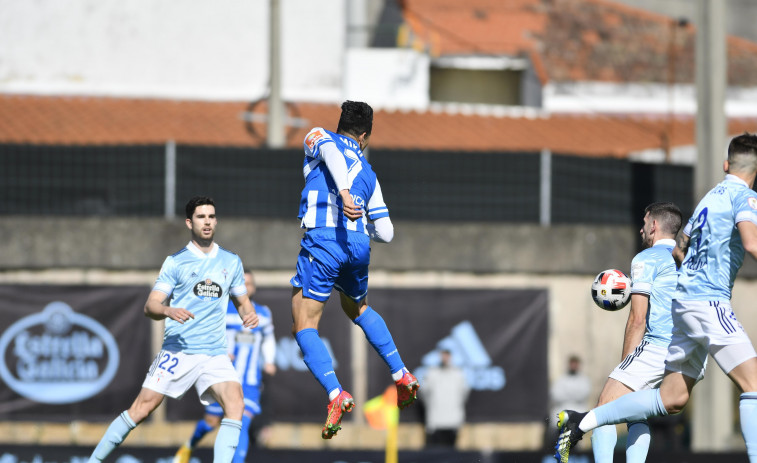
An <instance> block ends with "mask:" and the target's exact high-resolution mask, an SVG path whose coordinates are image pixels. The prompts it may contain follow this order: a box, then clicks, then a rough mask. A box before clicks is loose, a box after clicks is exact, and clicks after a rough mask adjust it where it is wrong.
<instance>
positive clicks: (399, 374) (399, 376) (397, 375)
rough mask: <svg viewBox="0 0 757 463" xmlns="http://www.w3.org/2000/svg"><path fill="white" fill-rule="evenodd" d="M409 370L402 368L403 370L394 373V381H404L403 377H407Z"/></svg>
mask: <svg viewBox="0 0 757 463" xmlns="http://www.w3.org/2000/svg"><path fill="white" fill-rule="evenodd" d="M407 371H408V370H407V368H402V369H401V370H397V371H395V372H394V373H392V379H393V380H394V381H399V380H401V379H402V377H403V376H405V373H406V372H407Z"/></svg>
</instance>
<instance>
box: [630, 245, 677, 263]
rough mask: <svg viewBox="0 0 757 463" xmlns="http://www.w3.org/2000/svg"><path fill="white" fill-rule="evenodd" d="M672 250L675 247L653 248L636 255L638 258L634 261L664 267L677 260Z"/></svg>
mask: <svg viewBox="0 0 757 463" xmlns="http://www.w3.org/2000/svg"><path fill="white" fill-rule="evenodd" d="M672 249H673V246H666V245H657V246H651V247H648V248H647V249H644V250H643V251H641V252H639V253H638V254H636V257H634V259H633V260H634V262H649V263H658V264H663V265H664V264H668V263H670V262H673V263H674V262H675V260H674V259H673V253H672V252H671V251H672Z"/></svg>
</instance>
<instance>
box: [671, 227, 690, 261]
mask: <svg viewBox="0 0 757 463" xmlns="http://www.w3.org/2000/svg"><path fill="white" fill-rule="evenodd" d="M689 240H690V238H689V235H687V234H686V232H685V231H684V230H681V231H679V232H678V236H676V245H675V247H674V248H673V260H675V261H676V268H681V264H682V263H683V260H684V259H685V258H686V253H687V252H688V251H689Z"/></svg>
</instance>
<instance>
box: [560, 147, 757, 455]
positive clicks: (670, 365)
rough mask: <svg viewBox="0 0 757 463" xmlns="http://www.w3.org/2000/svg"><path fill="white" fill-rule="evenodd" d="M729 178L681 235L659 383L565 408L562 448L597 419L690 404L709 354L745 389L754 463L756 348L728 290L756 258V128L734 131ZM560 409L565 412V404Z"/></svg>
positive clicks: (617, 419) (744, 425) (744, 426)
mask: <svg viewBox="0 0 757 463" xmlns="http://www.w3.org/2000/svg"><path fill="white" fill-rule="evenodd" d="M723 168H724V170H725V172H726V174H727V175H726V177H725V180H723V181H722V182H720V183H719V184H717V185H716V186H715V187H714V188H713V189H712V190H710V191H709V193H707V194H706V195H705V197H704V198H702V200H701V201H700V202H699V204H698V205H697V207H696V209H695V211H694V214H693V215H692V217H691V219H690V220H689V223H688V224H687V225H686V227H685V228H684V230H683V233H682V234H680V235H679V236H678V239H677V243H676V248H675V249H674V250H673V257H674V258H675V259H676V262H680V263H681V266H680V274H679V277H678V285H677V287H676V292H675V294H674V296H673V304H672V317H673V337H672V339H671V341H670V345H669V347H668V354H667V357H666V359H665V369H666V372H665V377H664V378H663V380H662V384H661V385H660V387H659V389H653V390H645V391H637V392H633V393H631V394H627V395H624V396H623V397H621V398H619V399H617V400H615V401H612V402H610V403H608V404H605V405H602V406H600V407H597V408H595V409H594V410H590V411H589V412H587V413H577V412H574V411H565V413H564V416H563V418H564V422H563V423H562V424H563V426H562V427H561V437H560V439H559V440H558V444H557V454H558V455H557V456H559V457H560V458H561V459H562V460H563V461H567V458H568V454H569V451H570V448H571V447H573V445H575V443H576V442H578V440H580V439H581V437H582V436H583V433H584V432H587V431H589V430H592V429H594V428H596V427H597V426H602V425H606V424H616V423H622V422H629V421H634V420H639V419H645V418H647V417H650V416H660V415H667V414H668V413H678V412H680V411H681V410H683V408H684V407H685V406H686V404H687V403H688V401H689V397H690V396H691V392H692V389H693V388H694V385H695V384H696V381H697V378H699V376H700V375H702V374H703V372H704V364H705V360H706V358H707V355H708V354H709V355H711V356H712V358H713V359H715V362H717V364H718V366H719V367H720V368H721V370H723V372H724V373H726V374H727V375H728V377H729V378H731V380H732V381H733V382H734V383H735V384H736V386H737V387H738V388H739V390H741V397H740V401H739V412H740V418H741V419H740V423H741V433H742V436H743V437H744V441H745V442H746V448H747V454H748V456H749V461H750V462H752V463H757V353H756V352H755V349H754V346H753V345H752V342H751V341H750V340H749V337H748V336H747V334H746V332H745V331H744V328H743V327H742V326H741V324H740V323H739V321H738V320H737V319H736V316H735V315H734V313H733V310H732V309H731V303H730V299H731V290H732V288H733V283H734V281H735V279H736V274H737V273H738V270H739V268H740V267H741V264H742V263H743V260H744V256H745V254H746V252H749V253H750V254H751V255H752V257H754V258H757V193H755V191H754V190H753V189H752V187H753V186H754V181H755V177H757V136H756V135H752V134H748V133H745V134H743V135H739V136H737V137H735V138H733V139H732V140H731V142H730V144H729V146H728V159H727V160H726V161H725V162H724V164H723ZM561 415H563V412H561Z"/></svg>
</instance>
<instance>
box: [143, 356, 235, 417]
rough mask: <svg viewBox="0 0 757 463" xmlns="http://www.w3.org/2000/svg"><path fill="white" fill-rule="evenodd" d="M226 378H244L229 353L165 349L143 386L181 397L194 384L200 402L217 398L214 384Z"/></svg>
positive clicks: (170, 395) (151, 367)
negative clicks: (236, 368) (195, 352)
mask: <svg viewBox="0 0 757 463" xmlns="http://www.w3.org/2000/svg"><path fill="white" fill-rule="evenodd" d="M226 381H235V382H237V383H239V382H240V381H239V375H238V374H237V372H236V370H235V369H234V366H233V365H232V364H231V359H230V358H229V356H228V355H226V354H223V355H205V354H185V353H183V352H169V351H166V350H162V351H160V352H159V353H158V355H157V356H156V357H155V360H153V362H152V365H151V366H150V370H149V371H148V372H147V377H146V378H145V382H144V383H142V387H146V388H147V389H152V390H153V391H155V392H160V393H161V394H163V395H167V396H168V397H172V398H174V399H180V398H181V397H182V396H183V395H184V394H185V393H186V392H187V391H188V390H189V388H190V387H192V385H194V386H195V389H197V395H198V396H199V397H200V402H201V403H202V404H203V405H209V404H211V403H213V402H215V400H216V399H215V397H213V395H212V394H211V392H210V386H212V385H214V384H218V383H223V382H226ZM240 384H241V383H240Z"/></svg>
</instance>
